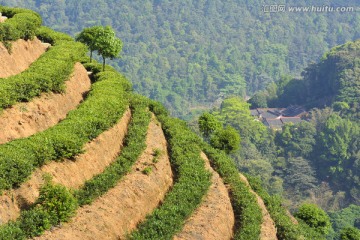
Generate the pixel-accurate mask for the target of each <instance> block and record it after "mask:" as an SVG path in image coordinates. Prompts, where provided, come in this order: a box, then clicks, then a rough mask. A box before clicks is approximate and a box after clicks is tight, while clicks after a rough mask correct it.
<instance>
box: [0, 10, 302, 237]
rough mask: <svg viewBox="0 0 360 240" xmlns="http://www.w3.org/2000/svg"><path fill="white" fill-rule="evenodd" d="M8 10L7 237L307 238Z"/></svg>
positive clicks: (199, 150)
mask: <svg viewBox="0 0 360 240" xmlns="http://www.w3.org/2000/svg"><path fill="white" fill-rule="evenodd" d="M0 11H1V12H2V14H3V15H4V16H6V17H7V19H6V20H5V21H4V22H3V23H0V40H1V42H2V45H1V46H0V49H1V52H0V59H4V60H3V61H2V62H1V65H2V69H7V70H6V72H4V73H3V74H4V75H3V76H2V77H3V78H1V79H0V108H2V111H1V114H0V129H1V131H0V190H1V191H2V194H1V196H0V239H26V238H34V239H156V240H158V239H224V240H225V239H269V240H270V239H298V237H299V236H301V234H302V233H301V229H300V228H299V227H298V225H296V224H293V223H292V222H291V220H290V217H289V216H288V215H287V214H286V212H285V210H284V209H283V208H281V206H280V205H281V202H278V201H277V200H276V198H272V197H270V196H268V195H266V192H263V190H262V189H261V187H260V186H259V185H258V184H257V185H256V188H254V190H256V191H258V192H259V195H260V196H261V197H266V199H264V201H262V199H261V198H260V196H259V195H257V194H256V193H255V192H254V191H253V190H252V189H251V187H250V185H249V184H248V183H246V178H245V179H244V177H240V175H239V172H238V171H237V169H236V167H235V165H234V164H233V163H232V161H231V159H230V158H228V157H227V155H226V154H225V153H223V152H220V151H218V150H215V149H212V148H211V147H209V146H208V145H206V144H205V143H204V142H202V140H200V138H198V137H197V136H196V135H195V134H194V133H193V132H191V131H190V130H189V129H188V128H187V126H186V123H185V122H183V121H181V120H179V119H175V118H171V117H170V116H169V115H168V113H167V111H166V109H165V108H164V107H163V106H162V105H161V104H159V103H157V102H153V101H151V100H149V99H147V98H144V97H142V96H139V95H136V94H134V93H133V92H132V91H131V86H130V83H129V82H128V81H127V80H126V79H125V78H124V77H123V76H122V75H121V74H119V73H118V72H116V71H115V70H114V69H112V68H111V67H110V66H107V67H106V69H105V71H101V69H102V67H101V65H99V64H97V63H89V62H87V60H86V59H88V58H87V57H86V56H85V54H86V48H85V46H83V45H82V44H81V43H76V42H74V40H73V39H71V38H70V37H69V36H67V35H64V34H62V33H58V32H54V31H53V30H51V29H49V28H46V27H43V26H41V19H40V17H39V15H37V14H36V13H34V12H31V11H29V10H25V9H12V8H5V7H0ZM40 41H41V42H40ZM18 44H20V45H22V46H24V48H27V49H31V50H30V51H29V52H28V53H27V54H29V55H32V56H31V58H29V60H28V61H27V65H26V67H25V69H23V67H19V66H18V64H19V65H22V64H20V63H19V62H18V60H19V59H21V58H22V55H21V52H22V53H24V54H26V51H20V53H19V52H17V51H15V49H16V48H17V46H18ZM44 46H46V48H45V47H44ZM5 49H6V51H5ZM11 50H12V51H11ZM45 50H46V51H45ZM35 52H36V54H35ZM9 53H10V54H9ZM19 54H20V55H19ZM1 71H2V70H1ZM4 71H5V70H4ZM264 202H265V204H264ZM267 207H268V209H266V208H267Z"/></svg>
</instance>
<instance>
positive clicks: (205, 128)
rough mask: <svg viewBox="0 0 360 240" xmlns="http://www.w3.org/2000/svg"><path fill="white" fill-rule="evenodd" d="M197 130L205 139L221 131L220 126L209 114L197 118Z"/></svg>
mask: <svg viewBox="0 0 360 240" xmlns="http://www.w3.org/2000/svg"><path fill="white" fill-rule="evenodd" d="M199 129H200V132H201V133H202V134H203V136H204V137H205V138H207V139H208V138H209V137H210V136H211V134H213V133H214V132H216V131H218V130H220V129H222V124H221V122H220V121H219V120H217V119H216V118H215V117H214V116H213V115H212V114H210V113H207V112H205V113H203V114H202V115H201V116H200V117H199Z"/></svg>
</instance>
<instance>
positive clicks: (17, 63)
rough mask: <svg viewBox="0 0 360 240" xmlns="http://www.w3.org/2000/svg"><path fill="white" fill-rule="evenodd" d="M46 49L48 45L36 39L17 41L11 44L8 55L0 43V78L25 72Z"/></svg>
mask: <svg viewBox="0 0 360 240" xmlns="http://www.w3.org/2000/svg"><path fill="white" fill-rule="evenodd" d="M0 22H1V21H0ZM47 48H48V45H47V44H43V43H41V41H40V40H39V39H37V38H34V39H33V40H28V41H25V40H22V39H19V40H17V41H15V42H13V43H12V48H11V54H9V52H8V50H7V49H6V48H5V47H4V45H3V44H2V43H0V63H1V64H0V78H6V77H10V76H12V75H16V74H19V73H21V72H22V71H24V70H26V69H27V68H28V67H29V66H30V64H31V63H33V62H34V61H36V59H38V58H39V57H40V56H41V54H43V53H44V52H45V51H46V49H47Z"/></svg>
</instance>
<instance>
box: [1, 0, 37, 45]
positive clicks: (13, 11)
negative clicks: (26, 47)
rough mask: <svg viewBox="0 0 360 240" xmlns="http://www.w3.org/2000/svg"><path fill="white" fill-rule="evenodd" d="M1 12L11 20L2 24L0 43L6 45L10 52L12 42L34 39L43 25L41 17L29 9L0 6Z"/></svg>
mask: <svg viewBox="0 0 360 240" xmlns="http://www.w3.org/2000/svg"><path fill="white" fill-rule="evenodd" d="M0 12H1V13H2V14H3V15H4V16H6V17H8V18H9V19H8V20H6V21H5V22H4V23H1V24H0V42H3V43H5V46H8V47H9V48H8V50H11V45H9V43H10V42H11V41H15V40H18V39H20V38H21V39H24V40H28V39H33V38H34V36H35V32H36V30H37V29H38V28H39V27H40V26H41V23H42V19H41V17H40V15H39V14H38V13H36V12H34V11H31V10H28V9H22V8H9V7H3V6H0Z"/></svg>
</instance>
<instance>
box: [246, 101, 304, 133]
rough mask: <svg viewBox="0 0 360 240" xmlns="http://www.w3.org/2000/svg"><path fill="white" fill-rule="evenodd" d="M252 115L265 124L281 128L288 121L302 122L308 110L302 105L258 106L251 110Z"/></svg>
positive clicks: (277, 128) (273, 127)
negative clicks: (281, 106)
mask: <svg viewBox="0 0 360 240" xmlns="http://www.w3.org/2000/svg"><path fill="white" fill-rule="evenodd" d="M250 112H251V115H252V116H254V117H255V118H256V119H258V120H259V121H261V122H262V123H263V124H264V125H265V126H267V127H269V128H272V129H275V130H280V129H281V128H282V126H283V125H284V124H286V123H293V124H297V123H300V122H301V121H303V120H302V117H304V116H305V115H306V114H307V112H306V111H305V109H304V108H303V107H301V106H290V107H287V108H256V109H252V110H250Z"/></svg>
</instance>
